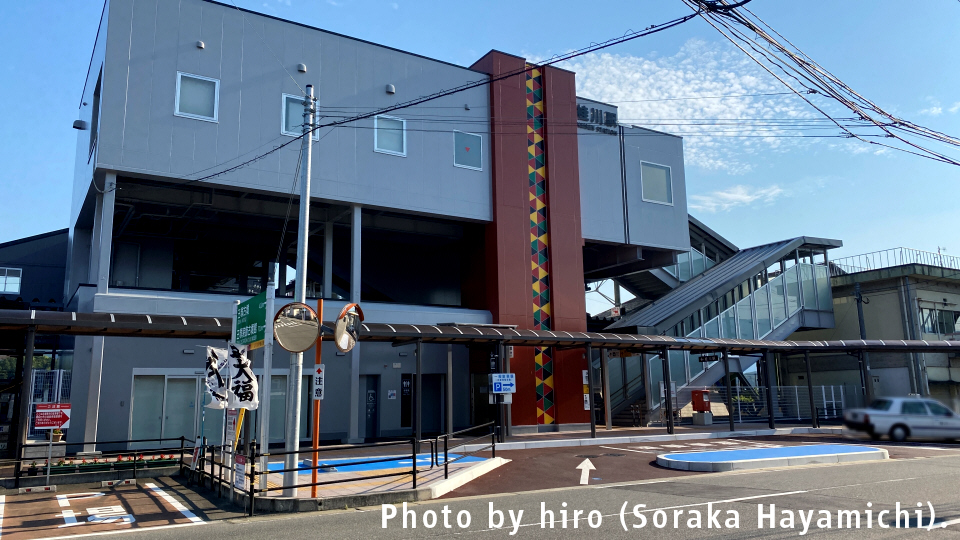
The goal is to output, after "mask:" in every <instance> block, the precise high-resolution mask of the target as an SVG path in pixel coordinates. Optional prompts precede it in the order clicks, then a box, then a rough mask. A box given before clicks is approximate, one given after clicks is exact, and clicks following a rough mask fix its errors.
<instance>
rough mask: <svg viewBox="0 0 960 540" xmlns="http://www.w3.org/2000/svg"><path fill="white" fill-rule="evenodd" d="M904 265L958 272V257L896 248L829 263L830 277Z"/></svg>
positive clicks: (959, 268)
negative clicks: (934, 267) (919, 265)
mask: <svg viewBox="0 0 960 540" xmlns="http://www.w3.org/2000/svg"><path fill="white" fill-rule="evenodd" d="M905 264H924V265H928V266H939V267H942V268H951V269H954V270H960V257H958V256H956V255H944V254H942V253H934V252H932V251H923V250H920V249H913V248H905V247H897V248H890V249H883V250H880V251H872V252H870V253H863V254H860V255H851V256H849V257H840V258H838V259H834V260H832V261H830V275H831V276H839V275H843V274H852V273H857V272H865V271H868V270H878V269H881V268H891V267H894V266H902V265H905Z"/></svg>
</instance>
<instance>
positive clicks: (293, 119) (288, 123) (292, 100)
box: [280, 94, 320, 141]
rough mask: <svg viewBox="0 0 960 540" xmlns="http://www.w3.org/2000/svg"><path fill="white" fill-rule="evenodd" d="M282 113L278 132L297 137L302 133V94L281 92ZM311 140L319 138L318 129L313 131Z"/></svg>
mask: <svg viewBox="0 0 960 540" xmlns="http://www.w3.org/2000/svg"><path fill="white" fill-rule="evenodd" d="M281 97H282V99H283V105H282V107H281V108H282V114H283V117H282V118H281V119H280V133H283V134H284V135H289V136H291V137H299V136H300V134H302V133H303V96H295V95H293V94H283V95H282V96H281ZM313 140H315V141H319V140H320V131H319V130H315V131H314V132H313Z"/></svg>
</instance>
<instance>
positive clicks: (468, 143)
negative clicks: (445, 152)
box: [453, 131, 483, 171]
mask: <svg viewBox="0 0 960 540" xmlns="http://www.w3.org/2000/svg"><path fill="white" fill-rule="evenodd" d="M453 165H454V166H456V167H463V168H465V169H473V170H476V171H482V170H483V137H481V136H480V135H476V134H474V133H464V132H463V131H454V132H453Z"/></svg>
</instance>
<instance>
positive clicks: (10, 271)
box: [0, 268, 23, 294]
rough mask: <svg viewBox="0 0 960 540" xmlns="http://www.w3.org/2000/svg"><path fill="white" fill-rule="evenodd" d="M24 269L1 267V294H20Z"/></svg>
mask: <svg viewBox="0 0 960 540" xmlns="http://www.w3.org/2000/svg"><path fill="white" fill-rule="evenodd" d="M22 277H23V270H21V269H19V268H0V294H3V293H7V294H20V280H21V278H22Z"/></svg>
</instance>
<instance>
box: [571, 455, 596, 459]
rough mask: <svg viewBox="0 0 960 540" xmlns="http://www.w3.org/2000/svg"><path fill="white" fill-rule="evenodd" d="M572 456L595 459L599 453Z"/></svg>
mask: <svg viewBox="0 0 960 540" xmlns="http://www.w3.org/2000/svg"><path fill="white" fill-rule="evenodd" d="M574 457H578V458H584V459H596V458H598V457H600V455H599V454H580V455H579V456H574Z"/></svg>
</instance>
